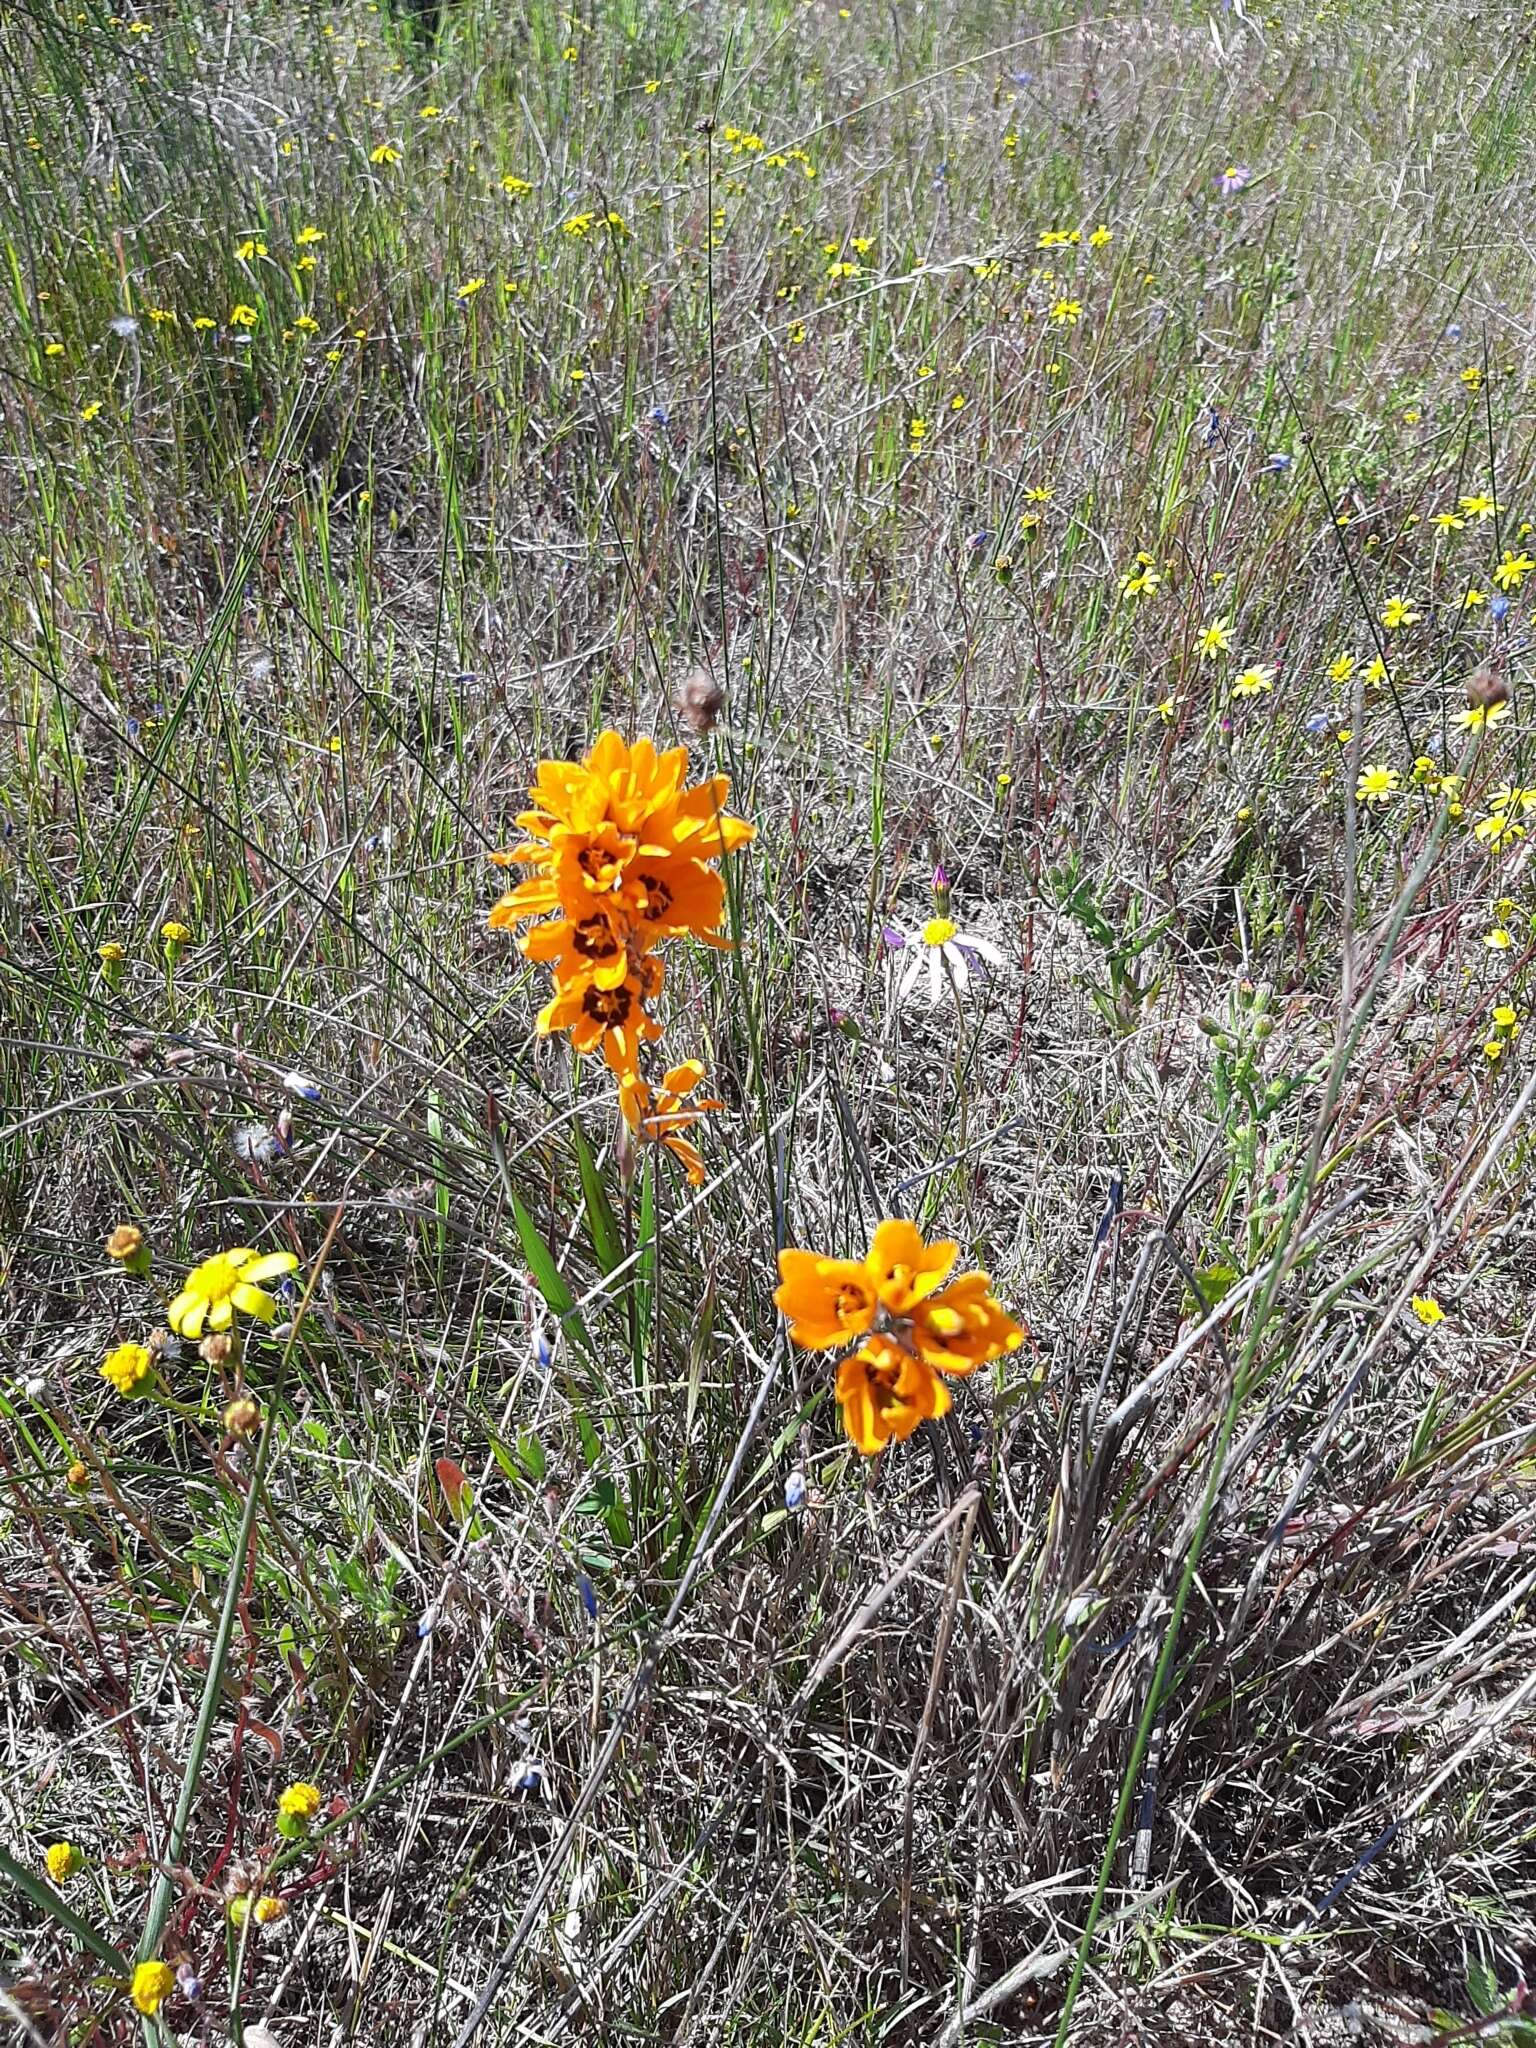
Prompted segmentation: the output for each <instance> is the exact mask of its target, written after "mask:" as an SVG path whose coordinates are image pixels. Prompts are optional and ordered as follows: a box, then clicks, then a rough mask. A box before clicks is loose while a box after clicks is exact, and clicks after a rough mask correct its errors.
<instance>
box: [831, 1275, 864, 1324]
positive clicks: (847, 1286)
mask: <svg viewBox="0 0 1536 2048" xmlns="http://www.w3.org/2000/svg"><path fill="white" fill-rule="evenodd" d="M868 1313H869V1296H868V1295H867V1294H866V1293H865V1291H864V1289H863V1288H862V1287H858V1286H855V1285H854V1284H853V1283H852V1282H851V1281H847V1280H845V1281H844V1282H843V1284H842V1286H841V1287H839V1288H838V1290H837V1303H836V1314H837V1320H838V1321H839V1322H840V1323H852V1322H854V1321H855V1320H861V1319H862V1318H863V1317H865V1316H867V1315H868Z"/></svg>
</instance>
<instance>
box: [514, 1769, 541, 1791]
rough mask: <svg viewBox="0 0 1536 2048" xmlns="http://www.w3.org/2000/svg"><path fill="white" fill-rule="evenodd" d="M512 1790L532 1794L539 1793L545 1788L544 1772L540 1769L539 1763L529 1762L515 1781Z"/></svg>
mask: <svg viewBox="0 0 1536 2048" xmlns="http://www.w3.org/2000/svg"><path fill="white" fill-rule="evenodd" d="M512 1790H513V1791H514V1792H526V1793H530V1794H537V1793H540V1792H542V1791H543V1790H544V1773H543V1772H542V1771H541V1770H540V1769H539V1767H538V1765H537V1764H529V1765H528V1766H527V1768H526V1769H525V1770H524V1771H523V1772H522V1773H521V1774H520V1775H519V1776H518V1778H517V1779H516V1780H515V1781H514V1783H513V1786H512Z"/></svg>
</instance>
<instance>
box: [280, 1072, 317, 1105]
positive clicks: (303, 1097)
mask: <svg viewBox="0 0 1536 2048" xmlns="http://www.w3.org/2000/svg"><path fill="white" fill-rule="evenodd" d="M283 1086H284V1087H285V1088H286V1089H287V1091H288V1093H289V1094H290V1095H297V1096H298V1098H299V1100H300V1101H301V1102H318V1101H319V1100H320V1083H319V1082H318V1081H312V1080H311V1079H310V1078H309V1076H308V1074H300V1073H297V1072H295V1073H291V1074H284V1076H283Z"/></svg>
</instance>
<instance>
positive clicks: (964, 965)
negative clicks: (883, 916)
mask: <svg viewBox="0 0 1536 2048" xmlns="http://www.w3.org/2000/svg"><path fill="white" fill-rule="evenodd" d="M885 943H886V945H887V946H888V947H889V948H890V949H891V951H892V952H898V953H901V954H903V955H904V956H905V957H904V958H903V959H902V960H901V962H900V963H899V964H898V966H897V968H896V971H895V998H896V1001H897V1002H898V1003H904V1002H905V1001H906V1000H907V998H908V996H910V995H911V994H912V993H913V991H914V990H915V989H916V988H917V987H918V986H919V984H920V983H921V981H922V979H923V975H924V971H925V970H926V972H927V977H928V1000H929V1002H930V1003H935V1004H936V1003H942V1002H943V1001H944V999H945V997H946V996H948V995H953V996H954V997H955V998H956V999H957V1000H958V999H959V998H960V997H961V996H963V995H964V994H965V992H966V990H967V989H968V988H969V987H970V985H971V976H972V974H973V973H976V972H977V971H978V962H979V963H981V965H980V968H979V972H980V973H981V976H982V978H983V979H985V978H986V970H987V968H988V967H1001V966H1003V965H1004V963H1005V957H1006V956H1005V955H1004V954H1003V952H1002V951H1001V949H1000V948H999V947H997V946H994V945H993V943H992V941H991V940H990V939H983V938H979V937H978V936H977V935H976V933H975V932H963V931H961V930H960V928H959V926H958V925H957V924H955V922H954V920H953V919H952V918H948V917H930V918H929V920H928V922H927V923H926V924H925V925H924V926H923V927H922V928H921V930H919V931H913V932H909V931H904V930H903V929H902V927H901V926H900V925H891V924H888V925H887V926H886V927H885Z"/></svg>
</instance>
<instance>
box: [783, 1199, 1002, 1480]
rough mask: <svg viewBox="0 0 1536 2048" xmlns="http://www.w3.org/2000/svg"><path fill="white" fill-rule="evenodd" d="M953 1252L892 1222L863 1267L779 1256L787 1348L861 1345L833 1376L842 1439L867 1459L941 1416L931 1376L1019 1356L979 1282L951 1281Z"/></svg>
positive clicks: (942, 1391) (983, 1280) (799, 1254)
mask: <svg viewBox="0 0 1536 2048" xmlns="http://www.w3.org/2000/svg"><path fill="white" fill-rule="evenodd" d="M957 1250H958V1246H956V1245H955V1244H953V1243H952V1242H951V1241H950V1240H949V1239H947V1238H941V1239H938V1240H936V1241H935V1242H934V1243H933V1244H927V1243H925V1242H924V1240H923V1237H922V1233H921V1232H920V1231H918V1230H917V1229H916V1228H915V1227H914V1225H912V1224H910V1223H905V1222H902V1221H900V1220H899V1219H894V1220H888V1221H887V1222H884V1223H882V1224H881V1225H880V1227H879V1228H878V1229H877V1230H876V1232H875V1235H874V1239H873V1241H872V1243H871V1244H870V1248H869V1254H868V1256H867V1257H866V1258H865V1259H863V1260H862V1261H859V1260H853V1259H824V1258H822V1257H821V1256H820V1255H819V1254H818V1253H816V1252H806V1251H782V1252H780V1253H779V1278H780V1284H779V1287H778V1290H777V1291H776V1293H775V1294H774V1297H773V1298H774V1300H775V1302H776V1303H777V1304H778V1306H779V1308H780V1310H781V1311H782V1312H783V1314H784V1315H785V1316H786V1317H787V1318H788V1319H789V1334H790V1338H791V1340H792V1341H793V1342H794V1343H796V1344H799V1345H800V1346H802V1347H803V1348H804V1349H805V1350H807V1351H833V1350H838V1349H840V1348H842V1347H843V1346H844V1345H847V1344H852V1343H854V1342H855V1341H856V1340H858V1339H859V1338H865V1340H866V1341H865V1342H864V1343H863V1344H861V1345H860V1347H859V1350H858V1351H857V1352H856V1353H855V1354H854V1356H853V1357H852V1358H847V1359H844V1361H843V1363H842V1365H841V1367H840V1368H839V1370H838V1376H837V1398H838V1401H839V1403H840V1404H841V1407H842V1410H843V1421H844V1424H845V1426H846V1428H847V1430H848V1434H849V1435H850V1436H851V1437H852V1438H853V1440H854V1442H855V1443H856V1444H857V1445H858V1447H859V1449H860V1450H861V1451H864V1452H866V1453H869V1454H873V1453H874V1452H875V1451H877V1450H879V1449H880V1448H881V1447H882V1445H883V1444H885V1443H887V1442H889V1441H890V1439H891V1438H892V1437H897V1438H900V1437H905V1436H910V1434H911V1433H912V1431H913V1430H914V1429H915V1428H916V1427H917V1425H918V1423H919V1422H921V1421H922V1420H923V1419H924V1417H925V1416H929V1415H942V1414H944V1413H945V1411H946V1410H947V1409H948V1407H949V1392H948V1389H947V1388H946V1387H945V1386H944V1384H943V1381H942V1380H939V1379H936V1378H935V1377H934V1376H935V1373H936V1372H937V1373H948V1374H953V1375H957V1376H963V1375H964V1374H966V1373H972V1372H974V1371H975V1370H976V1368H977V1366H978V1365H985V1364H987V1363H989V1362H990V1361H991V1360H992V1359H994V1358H1001V1357H1003V1356H1004V1354H1005V1353H1007V1352H1009V1351H1016V1350H1017V1349H1018V1347H1019V1346H1020V1345H1021V1344H1022V1343H1023V1341H1024V1331H1023V1329H1022V1327H1021V1326H1020V1325H1019V1324H1018V1323H1016V1322H1015V1321H1014V1319H1013V1317H1012V1316H1010V1315H1009V1314H1008V1313H1007V1311H1006V1310H1005V1309H1004V1308H1003V1307H1002V1305H1001V1303H1000V1302H999V1301H998V1300H997V1297H996V1296H995V1295H994V1294H993V1292H992V1283H991V1282H990V1280H988V1278H987V1276H986V1274H985V1273H962V1274H960V1275H959V1276H958V1278H956V1279H954V1280H949V1284H948V1285H947V1286H946V1285H945V1281H946V1280H947V1279H948V1275H949V1272H950V1268H951V1267H952V1266H953V1265H954V1263H955V1256H956V1252H957Z"/></svg>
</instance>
